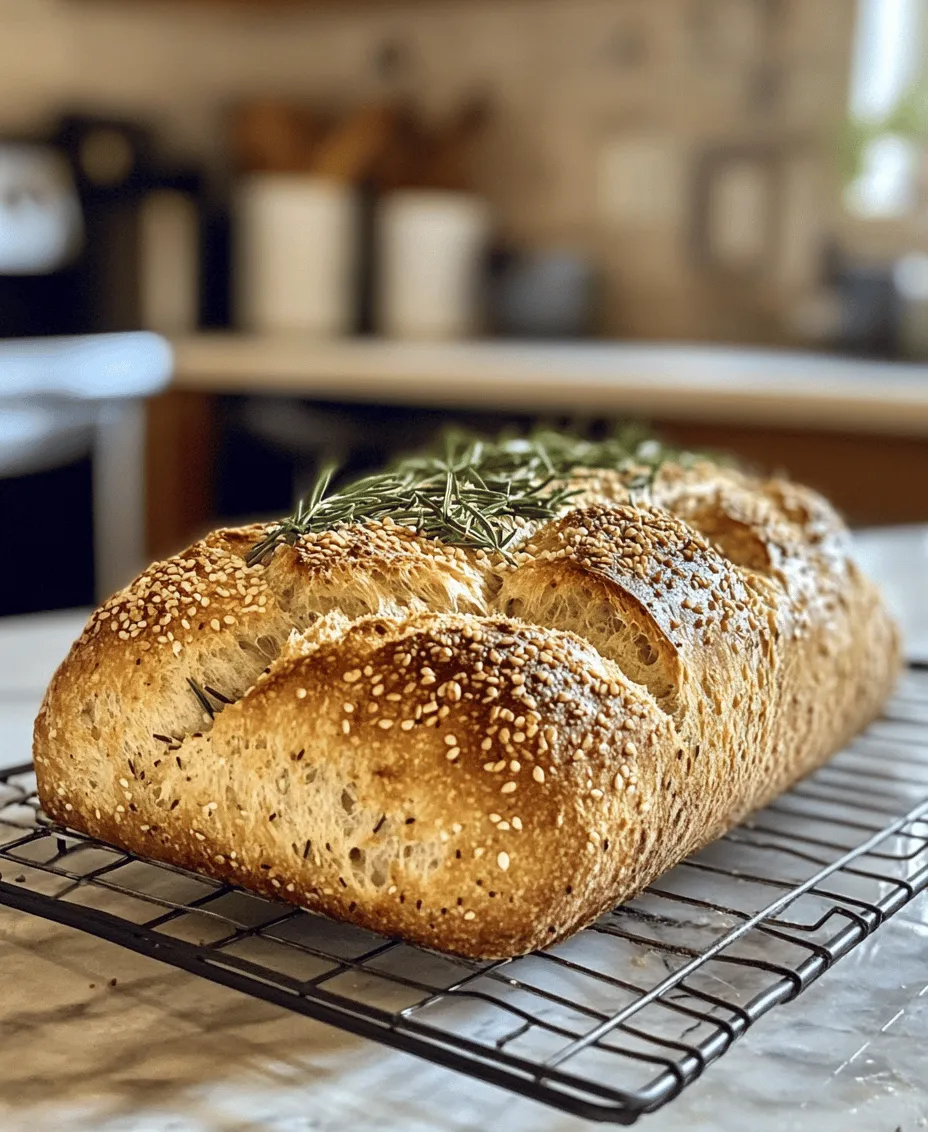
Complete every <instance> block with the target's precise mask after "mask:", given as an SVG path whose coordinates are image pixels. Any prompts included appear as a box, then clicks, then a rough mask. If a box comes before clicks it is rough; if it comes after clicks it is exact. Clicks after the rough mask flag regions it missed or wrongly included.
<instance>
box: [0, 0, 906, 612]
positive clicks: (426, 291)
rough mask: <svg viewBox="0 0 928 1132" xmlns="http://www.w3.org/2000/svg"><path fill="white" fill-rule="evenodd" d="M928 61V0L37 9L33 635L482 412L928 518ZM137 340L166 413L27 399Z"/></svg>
mask: <svg viewBox="0 0 928 1132" xmlns="http://www.w3.org/2000/svg"><path fill="white" fill-rule="evenodd" d="M926 63H928V0H571V2H570V3H563V2H559V0H495V2H490V0H417V2H410V0H406V2H404V3H399V2H397V3H394V2H392V0H368V2H363V0H342V2H341V3H333V2H331V0H329V2H325V0H289V2H283V0H173V2H166V0H165V2H158V3H155V2H152V0H0V338H2V339H4V340H5V341H6V345H7V346H8V348H9V353H8V359H7V368H6V370H5V369H4V354H3V350H2V347H3V345H4V343H3V342H0V513H2V515H3V518H4V520H5V521H6V526H7V530H8V531H9V532H10V533H9V534H8V544H9V545H10V546H11V548H12V549H11V550H10V551H9V552H8V553H7V554H6V555H3V556H2V557H0V582H2V583H3V584H2V585H0V614H2V613H17V612H26V611H30V610H36V609H43V608H57V607H64V606H71V605H80V604H86V603H89V602H90V601H91V600H92V598H93V596H94V587H95V585H96V589H97V591H102V590H105V589H106V588H107V587H108V585H109V584H110V582H111V581H112V583H113V584H115V583H116V582H118V581H120V580H124V579H121V578H119V577H117V576H116V575H117V574H118V571H116V573H114V574H113V577H112V579H111V578H110V577H109V576H108V575H106V570H105V568H103V569H101V562H103V563H107V562H110V563H112V562H113V561H115V558H114V555H117V556H118V553H123V552H117V551H115V550H113V549H112V547H111V546H110V545H109V544H108V543H107V542H106V539H107V538H116V539H117V540H118V532H119V531H120V530H124V529H126V528H127V527H132V526H133V524H135V526H136V527H137V528H138V531H139V532H140V534H139V538H140V539H141V542H142V544H143V545H142V546H141V548H139V546H136V547H135V551H136V552H137V553H138V554H141V555H142V556H146V555H148V556H155V555H163V554H166V553H170V552H173V551H175V550H177V549H179V548H180V547H181V546H183V545H184V544H185V543H186V542H187V541H189V540H191V539H192V538H194V537H195V536H196V535H197V534H198V533H199V532H200V531H202V530H204V529H206V528H208V527H209V526H212V525H215V524H216V523H217V522H220V521H226V520H229V521H240V520H243V519H246V518H248V517H251V516H258V515H270V514H274V513H281V512H283V511H286V510H288V509H289V508H290V506H291V503H292V501H293V499H294V497H295V495H297V494H299V493H300V492H301V491H303V490H305V489H306V487H307V485H308V484H309V483H310V482H311V480H312V478H313V475H314V474H315V471H316V470H317V468H318V467H319V464H320V462H321V461H322V460H324V459H328V458H330V457H335V458H337V459H339V460H340V461H341V462H342V464H343V465H344V467H345V469H346V474H348V473H350V472H352V471H354V472H358V471H362V470H365V469H367V468H369V467H372V466H374V465H376V464H377V463H379V462H380V461H382V460H383V459H385V458H387V457H388V456H389V455H390V454H391V453H393V452H395V451H396V450H397V449H399V448H402V447H408V446H410V445H413V444H417V443H420V442H422V441H423V440H425V439H427V438H428V437H429V436H430V435H431V434H432V433H433V432H434V431H435V430H436V429H437V428H439V427H440V426H441V425H442V424H444V423H446V422H447V421H449V420H451V419H453V420H456V421H463V422H464V423H468V424H472V425H474V426H475V427H479V428H485V429H491V430H492V429H496V428H498V427H500V426H502V425H506V424H519V425H527V424H531V423H533V422H535V421H538V420H542V419H543V420H544V421H546V422H560V423H571V424H572V425H573V426H574V427H577V428H581V429H586V430H593V431H596V430H599V431H602V430H604V429H607V428H609V427H611V425H612V424H613V423H614V422H615V421H618V420H622V419H628V418H630V417H634V418H638V419H641V418H647V419H648V420H649V421H652V422H654V423H655V424H656V426H657V427H659V429H660V430H661V431H662V432H663V433H664V434H666V435H668V436H669V437H671V438H672V439H676V440H679V441H680V442H682V443H685V444H693V445H703V446H705V445H708V446H713V447H722V448H726V449H730V450H732V451H735V452H737V453H739V454H740V455H742V456H743V457H745V458H746V459H748V460H750V461H751V462H753V463H755V464H757V465H759V466H765V467H768V468H776V469H784V470H786V471H788V472H789V473H790V474H793V475H795V476H796V477H797V478H804V479H806V480H807V481H809V482H811V483H813V484H815V485H816V486H818V487H820V488H821V489H822V490H824V491H826V492H828V493H829V494H830V495H832V497H833V498H835V500H836V501H837V503H838V504H839V506H841V508H842V509H843V510H844V511H845V513H846V514H847V515H848V518H849V519H850V520H851V521H852V522H854V523H857V524H875V523H889V522H912V521H919V520H920V521H924V520H926V519H928V369H925V368H924V365H925V363H926V362H928V69H926ZM136 330H150V331H155V332H157V333H159V334H161V335H164V336H166V337H167V338H169V339H170V340H171V341H172V343H173V345H174V350H175V352H174V369H173V379H172V381H171V383H170V385H169V386H166V388H164V390H163V391H162V392H160V393H158V395H157V396H154V397H151V398H148V399H147V400H146V401H145V402H144V404H142V403H141V402H140V401H139V393H138V390H139V389H140V388H141V386H139V385H138V384H136V386H132V383H131V381H130V382H129V386H128V387H127V389H126V390H117V391H116V393H117V396H116V397H115V398H114V395H113V393H114V390H113V388H109V389H108V390H106V389H104V390H102V391H101V390H100V389H98V388H97V386H95V384H94V375H93V374H90V376H89V377H88V387H87V389H86V390H85V391H83V392H82V393H81V396H82V397H83V400H82V401H81V404H82V405H84V406H85V407H86V405H87V404H89V403H90V402H93V403H94V405H95V406H96V408H95V409H94V412H97V411H98V410H99V412H100V413H102V414H103V416H102V417H100V418H99V419H98V417H97V416H93V415H92V414H91V416H87V414H86V413H85V416H84V417H81V418H80V420H79V421H78V425H79V427H77V426H75V424H74V422H75V419H76V418H75V417H74V412H75V410H74V409H73V407H69V406H71V400H69V398H71V399H72V400H73V393H74V391H73V389H70V387H69V390H68V391H66V392H67V395H65V393H63V391H62V383H61V381H58V383H57V385H56V384H55V382H51V386H50V389H49V388H45V390H44V393H43V392H42V390H41V389H39V387H38V386H36V388H35V389H32V390H31V391H28V390H27V391H26V392H25V393H24V392H23V390H22V389H20V388H19V387H17V386H16V379H15V372H14V371H15V358H16V356H17V355H16V352H15V349H14V346H13V344H14V343H18V342H20V340H22V339H29V338H35V337H39V336H42V337H45V336H61V335H83V334H87V333H107V332H117V331H136ZM642 343H647V344H648V345H647V346H643V345H642ZM661 344H663V345H661ZM150 345H151V343H150V342H149V346H150ZM11 359H13V360H14V361H11ZM62 364H66V363H63V362H61V360H60V359H59V360H58V361H56V363H55V365H57V366H60V365H62ZM127 364H128V363H127ZM11 365H12V366H13V369H12V370H11V369H10V366H11ZM82 365H83V363H81V364H80V365H77V370H78V371H80V373H83V372H84V371H85V369H86V366H84V368H83V369H82V368H81V366H82ZM130 368H131V366H130ZM156 368H157V367H156ZM10 372H13V373H14V377H13V379H9V378H8V377H7V376H5V375H6V374H8V373H10ZM681 375H682V376H681ZM75 380H76V379H75ZM166 380H167V379H166V375H165V381H164V382H162V384H166ZM5 383H6V384H5ZM65 384H67V382H65ZM39 385H41V382H39ZM153 388H154V386H152V387H151V388H146V392H152V389H153ZM133 390H134V391H135V392H134V394H133ZM11 392H16V393H17V396H18V398H19V400H18V402H17V404H16V405H14V402H13V399H12V397H11V395H10V394H11ZM4 397H6V400H2V398H4ZM43 397H44V399H43ZM120 397H122V400H120V399H119V398H120ZM94 398H97V401H94ZM133 398H134V399H133ZM97 402H99V404H98V403H97ZM130 402H131V403H132V404H134V405H135V410H134V411H125V410H127V407H128V406H129V404H130ZM23 404H25V405H26V406H27V410H28V413H30V414H31V416H29V419H28V422H26V423H23V422H24V421H25V420H26V419H25V418H24V417H23V416H22V413H23V412H24V411H25V410H23V408H22V406H23ZM17 405H18V408H17ZM114 405H117V406H118V407H119V411H118V412H117V411H116V410H114V408H113V407H114ZM17 412H18V413H19V414H20V415H19V416H17ZM114 412H115V414H116V415H115V416H114V415H113V413H114ZM37 413H39V414H40V416H41V420H40V419H39V417H37V416H36V414H37ZM107 413H109V414H110V415H109V416H107V415H106V414H107ZM120 413H121V414H122V415H120ZM69 414H70V415H69ZM78 415H79V414H78ZM91 417H92V419H91ZM117 417H118V418H119V419H118V421H117V422H116V423H117V424H119V429H120V430H121V431H118V430H116V431H114V430H115V425H114V423H113V422H114V421H116V418H117ZM104 418H105V420H106V421H108V422H109V425H107V427H109V428H110V433H108V434H106V435H108V436H109V437H110V439H109V440H108V441H107V444H108V445H109V447H108V448H107V449H106V451H105V452H104V450H103V448H102V447H101V446H100V437H101V435H103V434H104V433H105V429H103V428H102V426H101V425H100V423H99V421H100V420H101V419H104ZM4 421H5V422H6V423H5V424H4ZM127 421H128V424H127V423H126V422H127ZM37 422H38V423H37ZM119 422H121V423H119ZM113 437H116V439H115V440H113ZM4 445H6V451H5V449H4ZM114 446H115V452H116V455H115V456H114V454H113V452H114ZM10 453H12V455H10ZM101 453H103V454H102V455H101ZM104 467H105V469H106V475H105V477H104V475H103V472H101V468H104ZM104 480H105V482H104ZM95 493H96V494H97V496H98V498H97V504H96V507H95V505H94V496H95ZM101 498H102V499H103V500H104V501H105V506H103V505H101V503H100V499H101ZM113 500H115V502H113ZM101 512H102V513H103V518H102V519H101ZM114 530H115V531H116V534H115V535H114V534H113V531H114ZM94 532H96V534H94ZM104 536H105V537H104ZM95 537H96V543H97V545H96V556H97V557H96V562H97V568H96V574H97V577H96V582H95V578H94V539H95ZM137 541H138V540H137ZM49 544H53V545H54V547H55V549H56V553H55V554H54V555H49V554H47V553H46V547H48V545H49ZM123 551H124V548H123ZM121 561H122V560H121V559H120V562H121ZM120 568H122V567H121V566H120ZM105 575H106V576H105Z"/></svg>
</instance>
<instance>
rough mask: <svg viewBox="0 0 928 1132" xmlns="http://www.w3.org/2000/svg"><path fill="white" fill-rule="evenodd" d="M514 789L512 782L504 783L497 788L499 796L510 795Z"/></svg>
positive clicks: (514, 785)
mask: <svg viewBox="0 0 928 1132" xmlns="http://www.w3.org/2000/svg"><path fill="white" fill-rule="evenodd" d="M515 789H516V784H515V783H514V782H504V783H503V785H502V786H501V787H500V788H499V792H500V794H512V793H513V792H514V791H515Z"/></svg>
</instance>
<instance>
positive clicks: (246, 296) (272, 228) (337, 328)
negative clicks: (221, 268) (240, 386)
mask: <svg viewBox="0 0 928 1132" xmlns="http://www.w3.org/2000/svg"><path fill="white" fill-rule="evenodd" d="M235 237H236V263H235V271H236V287H235V289H236V316H237V321H238V323H239V325H240V326H242V327H243V328H244V329H247V330H250V331H253V332H255V333H275V332H302V333H305V334H309V335H313V336H315V337H320V338H330V337H337V336H340V335H343V334H347V333H349V332H350V331H351V330H353V329H354V321H355V317H356V311H357V279H358V241H359V212H358V201H357V196H356V193H355V191H354V189H353V187H352V186H351V185H349V184H345V183H343V182H340V181H335V180H327V179H323V178H319V177H313V176H310V175H307V174H300V173H260V174H253V175H251V176H249V177H246V178H244V179H243V181H242V182H241V183H240V185H239V188H238V196H237V202H236V233H235Z"/></svg>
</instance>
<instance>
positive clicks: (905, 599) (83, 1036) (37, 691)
mask: <svg viewBox="0 0 928 1132" xmlns="http://www.w3.org/2000/svg"><path fill="white" fill-rule="evenodd" d="M858 553H859V557H860V558H861V560H862V562H863V563H864V565H865V566H866V567H867V568H868V569H869V570H870V571H871V572H872V573H873V574H874V575H876V576H877V577H879V578H880V580H881V581H882V582H883V584H884V587H885V589H886V591H887V594H888V597H889V600H890V602H891V604H892V605H893V606H894V608H895V610H896V611H897V614H898V615H899V616H900V618H901V620H902V623H903V625H904V626H905V629H906V632H907V636H908V646H909V649H910V651H911V652H913V653H916V654H919V655H921V656H925V657H928V600H926V596H928V595H926V593H925V589H926V579H928V529H926V528H909V529H900V530H890V531H880V532H868V533H867V534H866V535H864V536H862V537H861V538H860V539H859V540H858ZM82 620H83V614H81V613H79V612H77V613H74V612H69V613H63V614H43V615H39V616H36V617H31V618H11V619H8V620H7V621H6V622H0V759H2V762H3V764H4V765H10V764H13V763H17V762H21V761H25V760H26V759H28V755H29V732H30V727H31V720H32V717H33V715H34V713H35V710H36V707H37V704H38V699H39V697H40V696H41V692H42V688H43V687H44V684H45V681H46V680H47V679H48V676H49V675H50V672H51V670H52V668H53V667H54V665H55V664H56V663H57V661H58V660H59V659H60V658H61V656H62V655H63V653H64V652H65V651H66V649H67V646H68V643H69V642H70V640H71V639H72V638H73V637H74V635H75V634H76V633H77V631H78V630H79V628H80V625H81V623H82ZM926 954H928V901H926V899H925V898H924V897H922V898H920V899H918V900H916V901H915V902H913V903H912V904H910V905H909V906H908V908H906V909H904V910H903V912H901V913H900V914H899V915H897V916H896V917H894V918H893V919H892V920H890V921H889V922H888V923H887V924H886V925H884V926H883V927H882V928H881V929H880V930H879V931H878V932H877V933H876V934H875V935H874V936H873V937H871V938H870V939H869V940H868V941H867V942H866V943H864V944H862V945H861V946H860V947H858V948H857V949H855V950H854V951H853V952H851V954H850V955H849V956H847V957H846V958H845V959H843V960H842V961H841V962H839V963H838V964H837V965H836V966H835V967H834V968H833V969H832V970H831V971H830V972H828V973H827V974H826V975H824V976H823V977H822V978H821V979H820V980H819V981H818V982H817V983H815V984H814V985H813V986H812V987H811V988H810V989H809V990H808V991H806V992H805V993H804V994H803V995H802V996H801V997H800V998H799V999H798V1000H797V1001H795V1002H793V1003H791V1004H789V1005H786V1006H783V1007H780V1008H778V1009H776V1010H774V1011H773V1012H771V1013H770V1014H768V1015H767V1016H765V1017H764V1018H762V1019H761V1020H760V1021H759V1022H758V1023H757V1024H756V1025H755V1026H754V1027H753V1028H752V1029H751V1030H750V1031H749V1032H748V1034H747V1035H746V1036H745V1037H744V1038H743V1039H742V1040H740V1041H739V1042H737V1043H736V1044H735V1046H734V1047H733V1048H732V1049H731V1050H730V1051H729V1053H727V1054H726V1055H725V1057H724V1058H723V1059H722V1060H721V1061H720V1062H718V1063H717V1064H715V1065H713V1066H712V1067H710V1069H709V1070H708V1071H707V1073H706V1075H705V1077H704V1078H703V1079H702V1080H700V1081H698V1082H696V1083H695V1084H694V1085H692V1086H691V1087H690V1088H688V1089H687V1090H686V1091H685V1092H684V1094H683V1095H682V1096H681V1097H680V1098H678V1100H676V1101H675V1102H673V1103H672V1104H670V1105H669V1106H667V1107H666V1108H665V1109H663V1110H662V1111H660V1112H659V1113H656V1114H654V1115H652V1116H649V1117H644V1118H643V1119H642V1122H641V1125H640V1126H641V1127H642V1128H644V1129H646V1130H647V1132H672V1130H677V1129H683V1128H685V1129H687V1132H744V1130H745V1129H751V1132H768V1130H769V1132H774V1130H775V1132H800V1130H801V1132H805V1130H807V1129H814V1130H815V1132H894V1130H895V1129H902V1130H903V1132H915V1130H917V1129H923V1128H928V1054H926V1053H925V1049H926V1046H928V962H926V960H925V956H926ZM0 988H2V989H0V1033H2V1034H3V1038H4V1040H3V1042H2V1043H0V1128H2V1129H3V1130H4V1132H27V1130H28V1132H53V1130H54V1132H58V1130H60V1129H68V1130H69V1132H309V1130H311V1129H312V1130H320V1132H354V1130H356V1129H357V1130H367V1129H371V1130H375V1129H376V1130H378V1132H420V1130H421V1132H425V1130H436V1132H464V1130H472V1129H489V1128H501V1127H505V1128H506V1129H507V1132H523V1130H525V1132H528V1130H529V1129H531V1130H533V1132H567V1130H574V1132H579V1130H580V1129H582V1128H584V1127H592V1125H589V1124H586V1123H585V1122H584V1121H581V1120H578V1119H576V1118H573V1117H569V1116H566V1115H564V1114H561V1113H557V1112H555V1111H553V1110H550V1109H547V1108H544V1107H542V1106H540V1105H538V1104H536V1103H534V1102H530V1101H527V1100H522V1099H520V1098H517V1097H514V1096H512V1095H510V1094H508V1093H506V1092H504V1091H502V1090H500V1089H497V1088H494V1087H492V1086H490V1085H485V1084H482V1083H480V1082H477V1081H474V1080H471V1079H470V1078H468V1077H465V1076H462V1075H460V1074H456V1073H452V1072H450V1071H446V1070H442V1069H439V1068H437V1067H435V1066H432V1065H429V1064H427V1063H425V1062H421V1061H419V1060H417V1059H415V1058H413V1057H410V1056H408V1055H405V1054H402V1053H398V1052H394V1051H391V1050H388V1049H386V1048H384V1047H382V1046H379V1045H376V1044H374V1043H372V1042H369V1041H365V1040H363V1039H360V1038H355V1037H353V1036H351V1035H349V1034H345V1033H342V1032H341V1031H338V1030H335V1029H332V1028H331V1027H327V1026H323V1025H321V1024H319V1023H316V1022H314V1021H312V1020H309V1019H305V1018H301V1017H297V1016H295V1015H291V1014H289V1013H287V1012H285V1011H283V1010H281V1009H278V1008H276V1007H272V1006H269V1005H266V1004H263V1003H259V1002H255V1001H253V1000H250V999H248V998H246V997H245V996H243V995H240V994H238V993H236V992H233V991H230V990H227V989H225V988H223V987H219V986H215V985H213V984H211V983H208V982H206V981H205V980H202V979H198V978H196V977H195V976H192V975H188V974H186V973H184V972H181V971H176V970H174V969H172V968H168V967H166V966H164V965H162V964H159V963H156V962H155V961H153V960H149V959H145V958H143V957H140V956H137V955H134V954H132V953H130V952H127V951H125V950H123V949H121V948H119V947H117V946H115V945H113V944H108V943H104V942H101V941H99V940H97V939H94V938H92V937H90V936H86V935H83V934H82V933H80V932H77V931H74V930H72V929H67V928H61V927H58V926H56V925H54V924H51V923H48V922H46V921H43V920H39V919H36V918H34V917H31V916H28V915H25V914H21V913H18V912H14V911H11V910H8V909H0Z"/></svg>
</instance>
